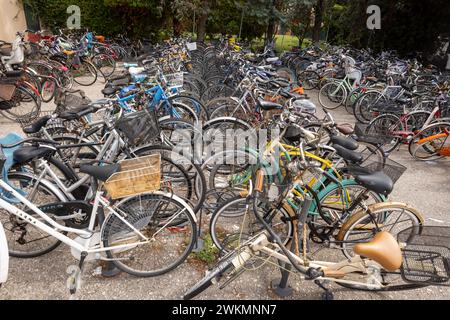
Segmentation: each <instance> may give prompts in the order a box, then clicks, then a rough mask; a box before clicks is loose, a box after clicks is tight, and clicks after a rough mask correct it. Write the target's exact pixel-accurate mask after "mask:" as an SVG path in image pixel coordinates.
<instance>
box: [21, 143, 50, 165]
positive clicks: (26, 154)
mask: <svg viewBox="0 0 450 320" xmlns="http://www.w3.org/2000/svg"><path fill="white" fill-rule="evenodd" d="M55 150H56V149H55V148H52V147H48V146H25V147H20V148H19V149H17V150H16V151H14V153H13V159H14V162H16V163H18V164H23V163H27V162H29V161H31V160H33V159H39V158H46V157H48V156H51V155H52V154H53V153H54V152H55Z"/></svg>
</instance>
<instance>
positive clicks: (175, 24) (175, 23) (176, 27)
mask: <svg viewBox="0 0 450 320" xmlns="http://www.w3.org/2000/svg"><path fill="white" fill-rule="evenodd" d="M172 29H173V34H174V36H175V37H179V36H180V35H181V33H182V30H183V24H182V23H181V21H180V20H178V18H177V17H176V16H175V15H173V17H172Z"/></svg>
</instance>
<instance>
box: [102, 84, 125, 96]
mask: <svg viewBox="0 0 450 320" xmlns="http://www.w3.org/2000/svg"><path fill="white" fill-rule="evenodd" d="M120 89H121V87H116V86H111V87H106V88H105V89H102V93H103V95H105V96H110V95H112V94H114V93H116V92H118V91H120Z"/></svg>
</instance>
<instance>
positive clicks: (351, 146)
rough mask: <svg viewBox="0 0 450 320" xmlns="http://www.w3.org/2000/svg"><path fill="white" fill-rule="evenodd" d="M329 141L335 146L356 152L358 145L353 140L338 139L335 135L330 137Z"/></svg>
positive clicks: (348, 138)
mask: <svg viewBox="0 0 450 320" xmlns="http://www.w3.org/2000/svg"><path fill="white" fill-rule="evenodd" d="M330 141H331V142H332V143H333V144H337V145H339V146H341V147H344V148H346V149H348V150H356V149H358V147H359V145H358V142H356V141H355V140H354V139H352V138H350V137H340V136H337V135H331V136H330Z"/></svg>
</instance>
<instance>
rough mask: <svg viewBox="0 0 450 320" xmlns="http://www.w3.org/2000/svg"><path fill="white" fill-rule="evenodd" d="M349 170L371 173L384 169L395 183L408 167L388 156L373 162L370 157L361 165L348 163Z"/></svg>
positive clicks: (358, 172) (355, 172) (356, 172)
mask: <svg viewBox="0 0 450 320" xmlns="http://www.w3.org/2000/svg"><path fill="white" fill-rule="evenodd" d="M347 170H348V171H349V172H351V173H353V174H370V173H374V172H378V171H382V172H383V173H384V174H385V175H387V176H388V177H389V178H390V179H391V180H392V182H393V183H395V182H397V180H398V179H400V177H401V176H402V175H403V173H404V172H405V171H406V167H405V166H403V165H401V164H400V163H398V162H396V161H394V160H391V159H389V158H387V159H384V161H381V162H380V161H372V162H371V161H370V159H368V161H365V162H364V163H363V164H362V165H361V166H353V165H348V166H347Z"/></svg>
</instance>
